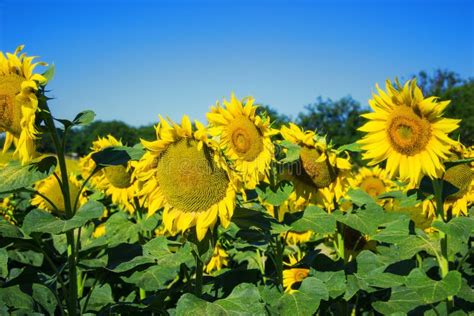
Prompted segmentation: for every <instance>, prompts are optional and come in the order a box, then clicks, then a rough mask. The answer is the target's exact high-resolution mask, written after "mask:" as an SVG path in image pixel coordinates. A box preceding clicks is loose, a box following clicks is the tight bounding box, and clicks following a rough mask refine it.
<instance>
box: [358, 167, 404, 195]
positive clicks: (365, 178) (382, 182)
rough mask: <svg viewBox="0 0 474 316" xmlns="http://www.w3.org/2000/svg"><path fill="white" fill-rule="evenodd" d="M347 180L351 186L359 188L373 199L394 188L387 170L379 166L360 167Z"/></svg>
mask: <svg viewBox="0 0 474 316" xmlns="http://www.w3.org/2000/svg"><path fill="white" fill-rule="evenodd" d="M349 182H350V184H351V187H352V188H360V189H361V190H363V191H365V192H366V193H367V194H368V195H370V196H371V197H373V198H374V199H376V198H377V196H379V195H380V194H382V193H385V192H389V191H391V190H392V189H394V188H395V184H394V183H393V181H392V180H391V179H390V177H389V175H388V173H387V171H386V170H385V169H382V168H380V167H379V166H375V167H373V168H366V167H362V168H360V169H359V170H358V172H357V174H356V175H355V176H354V177H353V178H351V179H350V180H349Z"/></svg>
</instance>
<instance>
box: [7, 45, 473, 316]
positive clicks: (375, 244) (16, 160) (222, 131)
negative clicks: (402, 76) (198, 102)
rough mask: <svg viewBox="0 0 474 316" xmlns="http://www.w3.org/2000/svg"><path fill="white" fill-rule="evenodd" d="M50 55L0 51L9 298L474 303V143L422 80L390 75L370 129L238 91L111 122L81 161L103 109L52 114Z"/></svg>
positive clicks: (271, 308) (189, 307)
mask: <svg viewBox="0 0 474 316" xmlns="http://www.w3.org/2000/svg"><path fill="white" fill-rule="evenodd" d="M34 60H36V59H35V58H33V57H30V56H28V55H26V54H25V53H23V47H22V46H21V47H19V48H18V49H17V50H15V51H14V52H13V53H7V54H3V53H2V54H0V118H1V121H0V132H2V133H5V141H4V151H5V152H6V151H9V154H11V157H12V158H11V161H9V162H8V163H7V164H6V165H2V168H1V170H0V236H1V239H0V310H1V311H2V313H5V314H8V313H23V314H32V313H39V314H45V315H82V314H99V315H102V314H137V315H141V314H143V315H151V314H153V315H154V314H160V315H161V314H163V315H169V314H171V315H175V314H176V315H196V314H206V315H223V314H240V315H288V314H297V315H323V314H324V315H326V314H335V315H349V314H350V315H362V314H393V313H401V314H420V313H428V314H450V313H457V314H460V315H462V314H467V313H469V312H470V311H472V306H473V305H472V304H473V302H474V299H473V297H472V294H470V293H472V291H470V290H471V288H472V286H474V284H473V283H472V278H471V271H472V233H473V231H474V219H473V211H472V206H473V202H474V184H473V174H474V171H473V170H474V159H473V158H474V150H473V148H472V147H466V146H464V145H462V144H460V143H459V142H458V141H456V140H454V139H453V138H452V137H451V136H450V135H451V133H452V132H453V131H455V130H456V128H458V126H459V120H454V119H449V118H445V117H444V111H445V109H446V108H447V106H448V105H449V101H445V100H439V99H438V98H436V97H431V96H428V97H427V96H424V95H423V94H422V92H421V90H420V88H419V87H418V86H417V84H416V81H415V80H409V81H407V82H406V83H404V84H403V85H402V84H401V83H400V82H399V81H397V80H396V81H395V83H392V82H391V81H387V82H386V86H385V89H381V88H380V87H378V86H376V91H375V93H374V95H373V97H372V99H371V100H370V101H369V105H370V109H369V111H368V112H367V113H365V114H363V117H364V118H365V119H367V121H366V122H365V123H364V124H363V125H362V126H361V127H360V128H359V130H360V131H361V132H362V133H363V137H362V138H361V139H360V140H358V141H357V142H356V143H354V144H346V145H342V146H339V147H337V146H335V145H334V144H332V143H331V135H324V133H322V132H321V131H312V130H305V129H303V128H302V127H300V126H298V125H297V124H295V123H289V124H286V125H283V126H281V127H278V128H277V127H276V126H275V124H274V123H273V122H272V120H271V117H270V116H269V115H267V114H266V113H263V112H262V111H260V109H259V106H258V104H257V103H256V101H255V99H254V98H253V97H244V98H238V97H237V96H236V95H235V94H231V95H230V98H226V99H224V100H222V101H218V102H216V103H215V104H214V105H212V106H211V107H210V109H209V111H208V113H206V119H207V122H200V121H192V120H191V119H190V118H189V117H188V116H187V115H183V116H182V118H181V119H180V120H179V121H174V120H171V119H169V118H167V117H163V116H158V119H157V122H156V125H155V126H154V130H155V134H154V137H153V139H147V140H144V139H142V140H141V141H140V143H139V144H126V143H124V142H122V140H120V139H118V138H116V137H114V136H113V135H100V136H99V137H98V138H97V139H96V140H95V141H94V142H93V143H92V144H91V148H90V151H89V153H88V154H87V155H85V156H84V157H81V159H80V160H79V161H78V162H76V164H77V168H75V170H78V171H76V172H74V171H73V170H72V169H71V168H68V164H70V161H69V160H68V157H67V155H66V146H65V144H66V143H67V139H68V134H69V132H70V130H71V129H72V128H78V127H79V128H80V126H83V125H86V124H89V123H90V122H92V121H93V119H94V116H95V115H94V112H93V111H84V112H81V113H79V114H78V115H77V116H76V117H75V118H73V119H72V120H66V119H58V118H56V117H54V116H53V114H52V112H51V111H50V107H49V103H51V99H50V98H49V97H48V90H47V84H48V82H49V81H51V80H52V79H53V75H54V66H49V67H48V66H47V65H46V64H45V63H41V62H34ZM39 67H48V68H46V70H45V71H44V72H43V73H41V74H40V73H36V71H37V69H39ZM41 138H49V139H51V141H52V143H53V145H54V148H55V152H54V153H49V154H44V153H39V152H38V151H37V150H36V146H35V144H36V143H37V141H38V140H39V139H41ZM358 156H361V158H363V160H362V159H360V157H358ZM352 158H356V159H352ZM359 161H364V165H360V164H359V163H358V162H359Z"/></svg>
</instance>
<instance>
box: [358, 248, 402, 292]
mask: <svg viewBox="0 0 474 316" xmlns="http://www.w3.org/2000/svg"><path fill="white" fill-rule="evenodd" d="M356 261H357V272H356V273H355V274H354V275H355V276H356V277H357V278H358V279H359V283H358V284H359V285H363V286H365V285H367V286H371V287H376V288H390V287H394V286H399V285H402V284H403V283H404V281H405V278H404V277H403V276H401V275H397V274H393V273H389V272H385V270H386V269H387V267H388V266H389V264H390V263H387V262H384V260H383V258H382V257H381V256H379V255H377V254H375V253H373V252H371V251H368V250H364V251H362V252H361V253H359V255H358V256H357V259H356ZM362 289H363V290H368V288H367V287H364V288H362Z"/></svg>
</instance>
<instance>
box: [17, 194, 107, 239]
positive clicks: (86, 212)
mask: <svg viewBox="0 0 474 316" xmlns="http://www.w3.org/2000/svg"><path fill="white" fill-rule="evenodd" d="M103 212H104V206H103V205H102V204H101V203H99V202H97V201H94V200H90V201H88V202H87V203H86V204H84V205H83V206H81V207H80V208H79V210H78V211H77V213H76V215H74V216H73V217H72V218H71V219H69V220H61V219H59V218H57V217H55V216H53V215H51V214H50V213H47V212H44V211H41V210H33V211H31V212H30V213H28V215H26V216H25V219H24V222H23V230H24V231H25V232H26V233H27V234H30V233H32V232H38V233H50V234H60V233H65V232H67V231H69V230H71V229H74V228H79V227H82V226H83V225H84V224H86V223H87V222H88V221H90V220H92V219H96V218H99V217H100V216H102V214H103Z"/></svg>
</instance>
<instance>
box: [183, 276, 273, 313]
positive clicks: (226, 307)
mask: <svg viewBox="0 0 474 316" xmlns="http://www.w3.org/2000/svg"><path fill="white" fill-rule="evenodd" d="M265 314H266V313H265V306H264V304H263V302H262V299H261V297H260V293H259V291H258V290H257V288H256V287H255V286H254V285H252V284H246V283H243V284H239V285H238V286H236V287H235V288H234V290H233V291H232V293H230V295H229V296H227V297H226V298H223V299H220V300H217V301H215V302H213V303H210V302H207V301H205V300H202V299H200V298H198V297H196V296H194V295H192V294H184V295H183V296H181V298H180V299H179V301H178V304H177V307H176V315H177V316H187V315H189V316H194V315H235V316H239V315H240V316H244V315H265Z"/></svg>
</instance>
